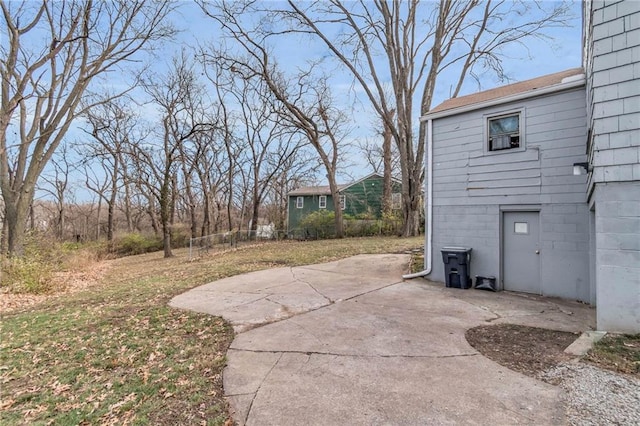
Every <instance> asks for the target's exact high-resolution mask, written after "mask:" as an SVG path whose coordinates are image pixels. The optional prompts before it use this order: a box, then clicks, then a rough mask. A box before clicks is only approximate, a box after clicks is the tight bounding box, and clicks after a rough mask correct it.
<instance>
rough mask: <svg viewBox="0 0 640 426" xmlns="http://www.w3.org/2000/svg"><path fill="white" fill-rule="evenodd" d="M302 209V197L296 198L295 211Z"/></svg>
mask: <svg viewBox="0 0 640 426" xmlns="http://www.w3.org/2000/svg"><path fill="white" fill-rule="evenodd" d="M303 207H304V197H297V198H296V208H297V209H301V208H303Z"/></svg>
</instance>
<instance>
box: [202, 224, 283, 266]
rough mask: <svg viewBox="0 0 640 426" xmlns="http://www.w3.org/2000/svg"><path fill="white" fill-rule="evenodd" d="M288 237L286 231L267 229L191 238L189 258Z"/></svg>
mask: <svg viewBox="0 0 640 426" xmlns="http://www.w3.org/2000/svg"><path fill="white" fill-rule="evenodd" d="M286 237H287V233H286V231H279V230H275V229H266V230H257V231H229V232H223V233H220V234H211V235H205V236H204V237H197V238H191V239H190V240H189V259H193V258H196V257H199V256H202V255H203V254H207V253H210V252H214V251H223V250H228V249H232V248H237V247H239V246H242V245H248V244H254V243H256V242H261V241H279V240H283V239H285V238H286Z"/></svg>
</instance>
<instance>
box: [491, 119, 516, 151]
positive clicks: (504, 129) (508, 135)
mask: <svg viewBox="0 0 640 426" xmlns="http://www.w3.org/2000/svg"><path fill="white" fill-rule="evenodd" d="M487 127H488V129H489V151H500V150H503V149H513V148H520V114H519V113H517V114H509V115H503V116H500V117H491V118H489V119H488V126H487Z"/></svg>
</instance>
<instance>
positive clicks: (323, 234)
mask: <svg viewBox="0 0 640 426" xmlns="http://www.w3.org/2000/svg"><path fill="white" fill-rule="evenodd" d="M335 222H336V214H335V212H332V211H326V210H321V211H315V212H311V213H309V214H308V215H306V216H305V217H304V218H302V220H301V221H300V224H299V226H300V228H302V229H303V230H304V231H305V233H306V235H307V236H312V237H315V238H328V237H329V236H333V235H335V233H336V229H335Z"/></svg>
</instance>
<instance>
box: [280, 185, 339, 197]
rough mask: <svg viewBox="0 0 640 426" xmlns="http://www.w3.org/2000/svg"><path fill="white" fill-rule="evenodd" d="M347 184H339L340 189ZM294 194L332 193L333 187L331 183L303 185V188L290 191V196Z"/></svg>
mask: <svg viewBox="0 0 640 426" xmlns="http://www.w3.org/2000/svg"><path fill="white" fill-rule="evenodd" d="M345 186H347V185H345V184H341V185H338V190H340V191H341V190H342V189H343V188H344V187H345ZM292 195H331V189H330V188H329V185H323V186H303V187H301V188H298V189H294V190H293V191H291V192H289V196H292Z"/></svg>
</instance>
